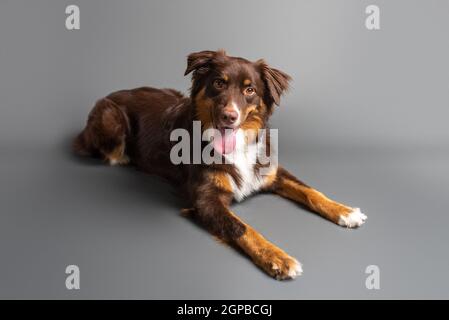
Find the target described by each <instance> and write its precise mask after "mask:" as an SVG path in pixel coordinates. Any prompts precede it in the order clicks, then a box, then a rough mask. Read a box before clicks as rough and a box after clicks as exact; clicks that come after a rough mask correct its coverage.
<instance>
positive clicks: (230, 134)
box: [212, 126, 238, 154]
mask: <svg viewBox="0 0 449 320" xmlns="http://www.w3.org/2000/svg"><path fill="white" fill-rule="evenodd" d="M237 130H238V128H231V127H224V126H223V127H217V128H216V130H215V133H214V140H213V142H212V144H213V147H214V149H215V150H216V151H217V152H219V153H221V154H228V153H232V152H233V151H234V150H235V145H236V140H237V139H236V135H237Z"/></svg>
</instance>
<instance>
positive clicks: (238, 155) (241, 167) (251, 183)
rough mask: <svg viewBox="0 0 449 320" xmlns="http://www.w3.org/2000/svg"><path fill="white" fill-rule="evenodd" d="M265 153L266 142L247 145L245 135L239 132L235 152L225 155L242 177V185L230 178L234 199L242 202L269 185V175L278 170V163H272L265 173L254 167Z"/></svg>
mask: <svg viewBox="0 0 449 320" xmlns="http://www.w3.org/2000/svg"><path fill="white" fill-rule="evenodd" d="M262 153H265V142H264V141H261V142H259V143H252V144H246V142H245V137H244V133H243V132H241V131H239V132H238V133H237V137H236V147H235V149H234V151H233V152H232V153H230V154H228V155H225V157H226V159H227V160H228V161H229V162H230V163H232V164H233V165H234V166H235V168H236V170H237V172H238V174H239V175H240V177H241V181H240V183H239V184H238V183H236V181H234V179H233V178H232V177H231V176H229V181H230V183H231V186H232V191H233V192H234V199H235V200H236V201H242V200H243V199H244V198H246V197H247V196H249V195H251V194H252V193H254V192H257V191H259V190H260V189H261V188H262V187H263V186H264V185H266V183H267V179H268V176H269V175H267V173H270V172H274V171H275V170H276V168H277V162H270V164H269V168H265V170H264V171H263V172H261V171H259V170H258V169H256V170H255V168H254V166H255V165H256V163H257V160H258V159H259V160H260V159H261V154H262Z"/></svg>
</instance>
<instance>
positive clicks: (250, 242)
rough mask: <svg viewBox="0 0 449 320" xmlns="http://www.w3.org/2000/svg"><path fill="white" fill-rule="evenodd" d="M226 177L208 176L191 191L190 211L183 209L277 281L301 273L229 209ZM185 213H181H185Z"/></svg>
mask: <svg viewBox="0 0 449 320" xmlns="http://www.w3.org/2000/svg"><path fill="white" fill-rule="evenodd" d="M227 179H228V178H227V177H226V176H225V175H222V174H220V173H214V174H212V176H211V177H209V179H207V180H205V181H203V182H202V184H201V185H199V187H198V188H197V190H196V192H195V199H194V209H191V210H187V211H188V213H189V214H191V215H193V217H194V218H195V219H197V220H198V221H199V222H200V223H201V224H202V225H204V226H205V227H206V228H207V229H208V230H209V231H210V232H211V233H212V234H214V235H215V236H217V237H219V238H220V239H221V240H223V241H225V242H227V243H230V244H231V245H233V246H236V247H238V248H240V249H241V250H242V251H243V252H244V253H246V254H247V255H248V256H249V257H250V258H251V259H252V261H253V262H254V263H255V264H256V265H257V266H259V267H260V268H262V269H263V270H264V271H265V272H267V273H268V274H269V275H270V276H272V277H274V278H276V279H278V280H283V279H290V278H295V277H296V276H298V275H300V274H301V273H302V268H301V264H300V263H299V262H298V261H297V260H296V259H295V258H293V257H291V256H289V255H288V254H287V253H285V252H284V251H283V250H282V249H280V248H278V247H277V246H275V245H274V244H272V243H271V242H269V241H268V240H266V239H265V238H264V237H263V236H262V235H261V234H260V233H258V232H257V231H256V230H254V229H253V228H252V227H251V226H249V225H248V224H246V223H244V222H243V221H242V220H241V219H240V218H239V217H237V216H236V215H235V214H234V213H233V212H231V211H230V210H229V205H230V203H231V201H232V197H233V194H232V192H231V188H230V185H229V183H228V180H227ZM187 211H185V213H187Z"/></svg>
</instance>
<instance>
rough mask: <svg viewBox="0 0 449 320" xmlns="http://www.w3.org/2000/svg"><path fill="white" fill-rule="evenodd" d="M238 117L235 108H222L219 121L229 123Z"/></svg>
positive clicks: (232, 122)
mask: <svg viewBox="0 0 449 320" xmlns="http://www.w3.org/2000/svg"><path fill="white" fill-rule="evenodd" d="M238 117H239V115H238V113H237V112H236V111H235V110H223V113H222V114H221V121H223V123H224V124H227V125H231V124H234V123H235V122H236V121H237V119H238Z"/></svg>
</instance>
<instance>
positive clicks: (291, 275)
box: [272, 258, 302, 280]
mask: <svg viewBox="0 0 449 320" xmlns="http://www.w3.org/2000/svg"><path fill="white" fill-rule="evenodd" d="M272 268H273V271H274V272H273V273H274V275H275V278H276V279H277V280H286V279H295V278H296V277H298V276H300V275H301V274H302V265H301V263H299V261H298V260H296V259H294V258H291V260H290V261H289V263H288V264H287V265H286V266H285V265H284V266H283V267H281V266H279V265H277V264H276V263H273V265H272Z"/></svg>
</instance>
